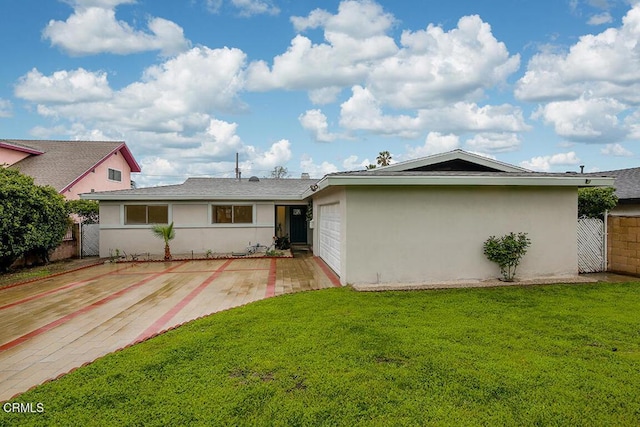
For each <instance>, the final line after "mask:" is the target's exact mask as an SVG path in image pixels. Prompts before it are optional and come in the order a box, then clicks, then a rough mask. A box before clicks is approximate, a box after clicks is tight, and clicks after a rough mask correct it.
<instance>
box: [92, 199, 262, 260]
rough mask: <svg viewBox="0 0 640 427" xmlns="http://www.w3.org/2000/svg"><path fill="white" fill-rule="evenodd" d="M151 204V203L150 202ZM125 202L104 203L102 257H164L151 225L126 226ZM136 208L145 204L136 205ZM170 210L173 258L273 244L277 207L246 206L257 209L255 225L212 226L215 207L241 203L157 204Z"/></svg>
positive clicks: (101, 234) (101, 213)
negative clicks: (119, 254)
mask: <svg viewBox="0 0 640 427" xmlns="http://www.w3.org/2000/svg"><path fill="white" fill-rule="evenodd" d="M149 203H151V202H149ZM125 204H129V202H127V203H123V202H105V201H102V202H100V256H101V257H108V256H109V253H110V251H114V250H115V249H119V250H120V251H121V252H122V251H124V252H126V253H128V254H131V253H151V254H154V255H160V254H163V253H164V244H163V242H162V241H161V240H160V239H158V238H157V237H155V236H154V235H153V234H152V232H151V225H135V226H128V225H125V224H124V218H123V216H124V205H125ZM134 204H145V202H142V201H141V202H135V203H134ZM153 204H167V205H168V206H169V220H170V221H173V222H174V229H175V231H176V237H175V239H174V240H172V241H171V252H172V253H173V254H176V255H177V254H190V253H191V251H193V252H194V253H195V254H203V253H205V252H206V251H207V250H211V251H212V252H214V253H229V252H244V250H245V249H246V247H247V246H249V244H256V243H260V244H263V245H265V246H269V245H270V244H271V243H272V239H273V233H274V223H275V207H274V204H273V203H272V202H258V203H253V202H251V201H247V202H242V204H245V205H246V204H249V205H252V206H254V223H252V224H212V221H211V206H212V205H216V204H237V202H218V201H214V202H206V203H203V202H164V203H162V202H155V201H154V202H153Z"/></svg>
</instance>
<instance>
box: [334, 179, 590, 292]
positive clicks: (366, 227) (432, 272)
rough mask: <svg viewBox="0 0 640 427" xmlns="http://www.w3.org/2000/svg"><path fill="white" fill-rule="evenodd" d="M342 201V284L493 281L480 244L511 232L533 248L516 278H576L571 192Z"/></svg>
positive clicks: (411, 194)
mask: <svg viewBox="0 0 640 427" xmlns="http://www.w3.org/2000/svg"><path fill="white" fill-rule="evenodd" d="M346 199H347V204H346V212H347V217H348V219H349V222H348V227H346V231H347V233H346V235H345V236H344V237H343V239H344V240H345V242H346V250H345V254H346V255H347V257H348V261H349V262H348V263H346V262H344V264H343V271H344V274H343V277H341V280H342V281H343V282H348V283H354V284H356V283H357V284H367V283H369V284H376V283H389V284H393V283H430V282H431V283H435V282H445V281H462V280H467V281H475V280H486V279H492V278H497V277H499V276H500V272H499V269H498V266H497V265H496V264H495V263H492V262H490V261H489V260H487V259H486V257H485V256H484V254H483V250H482V248H483V243H484V241H485V240H486V239H487V238H488V237H489V236H491V235H496V236H502V235H504V234H507V233H509V232H512V231H513V232H526V233H528V235H529V238H530V239H531V241H532V244H531V246H530V248H529V251H528V253H527V254H526V255H525V256H524V258H523V260H522V263H521V265H520V266H519V267H518V270H517V277H518V278H533V277H542V276H563V275H576V274H578V262H577V242H576V240H577V239H576V230H577V222H576V217H577V190H576V189H575V188H557V187H555V188H528V187H455V188H454V187H428V188H424V187H423V188H416V187H404V188H403V187H377V188H371V187H369V188H367V187H359V188H358V187H355V188H352V187H350V188H348V189H347V197H346ZM346 225H347V224H345V226H346ZM345 237H346V238H345ZM345 261H346V260H345Z"/></svg>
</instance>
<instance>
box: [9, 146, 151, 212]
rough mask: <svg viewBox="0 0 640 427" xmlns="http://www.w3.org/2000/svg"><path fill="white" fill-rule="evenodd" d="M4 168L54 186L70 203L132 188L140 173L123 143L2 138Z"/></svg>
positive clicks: (39, 183) (138, 167)
mask: <svg viewBox="0 0 640 427" xmlns="http://www.w3.org/2000/svg"><path fill="white" fill-rule="evenodd" d="M0 165H4V166H5V167H10V168H14V169H17V170H19V171H20V172H22V173H23V174H25V175H29V176H31V177H33V179H34V181H35V183H36V184H37V185H50V186H52V187H53V188H55V189H56V191H58V193H60V194H62V195H63V196H64V197H65V198H67V199H69V200H75V199H79V198H80V197H79V195H80V194H82V193H91V192H94V191H109V190H125V189H128V188H131V187H132V185H131V173H132V172H140V165H138V163H137V162H136V160H135V159H134V158H133V155H132V154H131V151H129V148H128V147H127V144H125V143H124V142H122V141H113V142H111V141H34V140H18V139H0Z"/></svg>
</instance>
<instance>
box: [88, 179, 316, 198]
mask: <svg viewBox="0 0 640 427" xmlns="http://www.w3.org/2000/svg"><path fill="white" fill-rule="evenodd" d="M316 182H317V180H315V179H290V178H286V179H273V178H259V181H250V180H249V179H248V178H242V179H241V180H237V179H235V178H189V179H187V180H186V181H185V182H184V183H182V184H176V185H165V186H160V187H148V188H137V189H132V190H116V191H103V192H96V193H89V194H84V195H82V198H84V199H95V200H302V197H301V196H302V193H303V192H304V191H305V190H306V189H309V187H310V186H311V185H313V184H315V183H316Z"/></svg>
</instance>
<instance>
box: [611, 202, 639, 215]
mask: <svg viewBox="0 0 640 427" xmlns="http://www.w3.org/2000/svg"><path fill="white" fill-rule="evenodd" d="M609 215H611V216H640V204H639V203H633V204H625V205H618V206H616V207H615V208H613V209H612V210H611V211H609Z"/></svg>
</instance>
